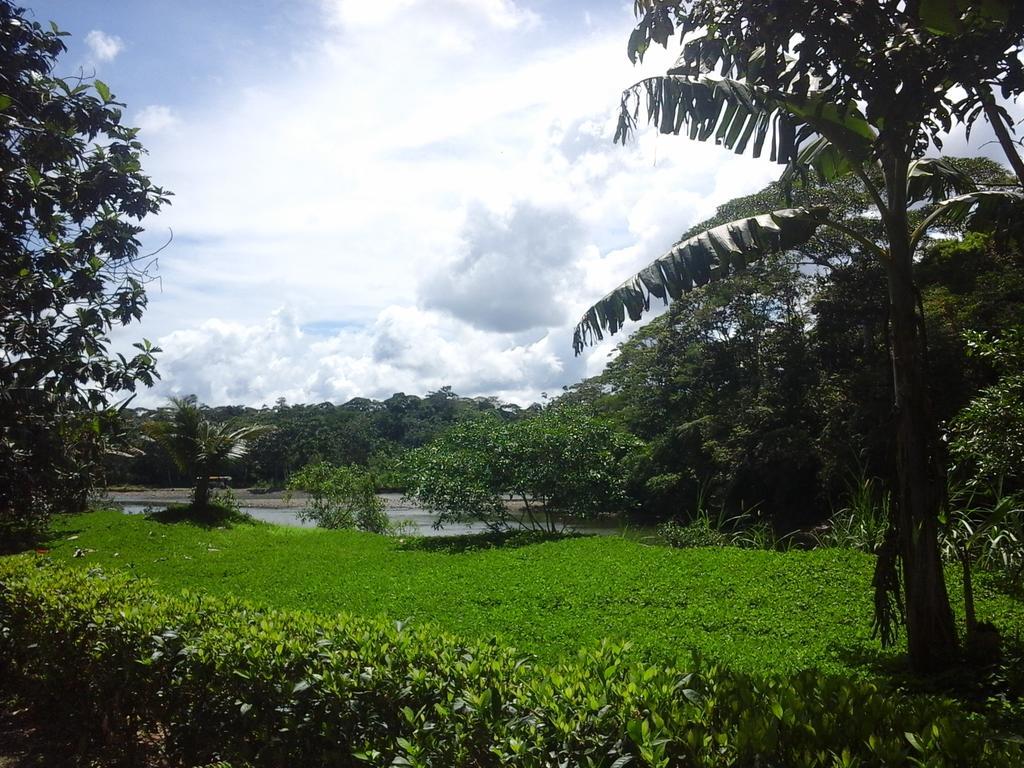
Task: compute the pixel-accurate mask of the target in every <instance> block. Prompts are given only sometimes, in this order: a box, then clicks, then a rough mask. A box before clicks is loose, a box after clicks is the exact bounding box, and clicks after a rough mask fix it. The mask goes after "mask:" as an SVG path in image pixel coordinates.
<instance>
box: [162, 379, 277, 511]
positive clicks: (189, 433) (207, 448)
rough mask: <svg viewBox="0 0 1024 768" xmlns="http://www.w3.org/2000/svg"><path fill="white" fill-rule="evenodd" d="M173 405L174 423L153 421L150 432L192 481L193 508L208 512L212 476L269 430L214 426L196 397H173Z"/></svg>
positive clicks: (251, 426) (172, 420)
mask: <svg viewBox="0 0 1024 768" xmlns="http://www.w3.org/2000/svg"><path fill="white" fill-rule="evenodd" d="M171 406H172V410H171V418H170V420H168V421H152V422H149V424H147V430H146V431H147V432H148V434H149V436H150V437H152V438H153V439H154V440H156V441H157V442H158V443H159V444H160V445H161V446H162V447H163V448H164V450H165V451H167V453H168V455H170V457H171V459H173V461H174V463H175V464H176V465H177V466H178V468H179V469H180V470H181V471H182V472H185V473H186V474H187V475H188V477H189V478H190V479H191V480H192V482H193V488H192V504H193V507H194V508H195V509H200V510H201V509H206V508H207V506H209V502H210V477H211V476H215V475H216V473H217V472H219V471H220V469H221V467H222V466H224V464H225V463H226V462H227V461H228V460H229V459H237V458H240V457H242V456H244V455H245V453H246V451H248V449H249V446H248V442H247V441H249V440H251V439H252V438H255V437H257V436H259V435H261V434H263V433H265V432H267V431H268V429H269V428H268V427H266V426H263V425H261V424H250V425H247V426H244V427H237V428H231V427H230V426H229V425H228V424H224V423H222V424H214V423H211V422H210V421H209V420H207V419H206V417H205V416H204V413H203V409H202V408H200V406H199V404H198V403H197V402H196V398H195V396H194V395H193V396H189V397H184V398H175V397H172V398H171Z"/></svg>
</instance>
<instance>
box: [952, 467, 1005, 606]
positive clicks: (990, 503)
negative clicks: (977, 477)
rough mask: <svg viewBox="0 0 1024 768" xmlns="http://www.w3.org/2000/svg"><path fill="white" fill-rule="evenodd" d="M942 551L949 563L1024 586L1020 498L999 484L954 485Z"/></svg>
mask: <svg viewBox="0 0 1024 768" xmlns="http://www.w3.org/2000/svg"><path fill="white" fill-rule="evenodd" d="M948 518H949V519H948V520H947V525H946V528H945V530H944V532H943V536H942V551H943V555H944V556H945V557H946V559H947V560H949V561H951V562H961V563H963V562H965V561H966V562H967V567H977V568H981V569H983V570H987V571H992V572H994V573H996V574H998V576H999V577H1000V579H1001V580H1002V581H1003V583H1004V584H1005V585H1007V586H1008V587H1010V588H1011V589H1015V590H1020V589H1021V588H1022V587H1024V498H1022V497H1021V496H1020V495H1019V494H1014V493H1006V492H1004V491H1003V488H1002V486H1000V485H996V486H995V487H984V486H980V485H978V484H972V485H958V486H955V487H954V488H953V489H952V490H951V492H950V493H949V513H948Z"/></svg>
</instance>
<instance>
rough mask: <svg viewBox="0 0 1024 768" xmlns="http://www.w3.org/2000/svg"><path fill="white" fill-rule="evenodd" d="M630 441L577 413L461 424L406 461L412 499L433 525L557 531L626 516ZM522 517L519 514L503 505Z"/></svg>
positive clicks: (561, 410) (632, 446)
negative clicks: (567, 524)
mask: <svg viewBox="0 0 1024 768" xmlns="http://www.w3.org/2000/svg"><path fill="white" fill-rule="evenodd" d="M638 447H639V442H638V441H637V440H636V439H635V438H633V437H632V436H630V435H628V434H626V433H625V432H622V431H620V430H617V429H615V428H614V427H612V426H611V425H609V424H607V423H605V422H604V421H601V420H599V419H594V418H592V417H590V416H588V415H586V414H585V413H584V412H583V411H582V410H580V409H578V408H568V407H565V408H551V409H548V410H545V411H543V412H542V413H540V414H539V415H537V416H534V417H532V418H530V419H525V420H522V421H516V422H508V423H506V422H502V421H499V420H497V419H495V418H485V419H479V420H476V421H472V422H466V423H463V424H460V425H458V426H456V427H454V428H452V429H451V430H449V431H448V432H446V433H445V434H443V435H442V436H441V437H439V438H438V439H437V440H435V441H434V442H432V443H431V444H429V445H427V446H424V447H423V448H418V449H416V450H414V451H411V452H409V453H408V454H406V456H405V457H404V458H403V471H404V476H405V480H406V483H407V493H408V495H409V496H410V497H413V498H415V499H416V500H417V502H419V503H420V504H422V505H423V506H425V507H427V508H428V509H431V510H433V511H435V512H437V513H438V518H437V522H436V525H437V526H438V527H441V526H443V525H445V524H446V523H450V522H461V521H473V522H480V523H483V524H484V525H486V526H487V527H488V528H490V529H492V530H496V531H497V530H504V529H506V528H508V527H509V526H513V525H519V526H521V527H525V528H531V529H534V530H547V531H552V532H553V531H556V530H558V529H560V528H561V527H563V526H564V523H562V522H560V521H559V518H560V517H561V516H571V517H574V518H587V517H594V516H597V515H601V514H610V513H617V512H623V511H625V510H626V509H627V508H628V507H629V505H630V501H629V498H628V497H627V494H626V485H627V481H628V479H629V466H628V462H627V457H628V456H629V455H630V454H631V453H632V452H633V451H635V450H636V449H637V448H638ZM506 496H508V497H509V500H512V499H515V500H517V501H518V502H519V503H520V504H521V509H520V510H518V511H517V512H514V511H513V510H512V509H510V508H509V506H508V504H506V499H505V497H506Z"/></svg>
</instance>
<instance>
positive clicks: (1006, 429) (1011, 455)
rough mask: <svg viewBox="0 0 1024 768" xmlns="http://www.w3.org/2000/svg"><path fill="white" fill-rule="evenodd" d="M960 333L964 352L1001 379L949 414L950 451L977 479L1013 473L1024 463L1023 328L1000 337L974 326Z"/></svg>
mask: <svg viewBox="0 0 1024 768" xmlns="http://www.w3.org/2000/svg"><path fill="white" fill-rule="evenodd" d="M964 337H965V340H966V342H967V351H968V354H969V355H971V356H972V357H975V358H977V359H980V360H983V361H985V362H986V363H988V364H989V365H991V366H992V367H993V368H994V369H995V370H996V372H997V373H998V375H999V379H998V381H996V383H995V384H993V385H991V386H989V387H986V388H984V389H982V390H981V392H979V393H978V394H977V395H975V397H974V398H973V399H972V400H971V401H970V402H969V403H968V404H967V405H966V406H965V407H964V408H963V410H962V411H960V413H958V414H957V416H956V418H955V419H953V422H952V424H951V438H952V439H951V440H950V453H951V455H952V456H953V458H954V460H955V461H956V463H957V464H958V467H957V468H958V469H959V470H960V471H961V474H966V475H969V476H971V477H972V478H973V479H974V480H975V482H980V483H993V482H1001V480H1000V478H1017V477H1019V476H1020V473H1021V467H1022V466H1024V373H1022V369H1024V328H1012V329H1009V330H1007V331H1006V332H1004V333H1003V334H1002V335H1001V336H1000V337H999V338H992V337H990V336H988V335H986V334H984V333H978V332H974V331H968V332H967V333H966V334H964Z"/></svg>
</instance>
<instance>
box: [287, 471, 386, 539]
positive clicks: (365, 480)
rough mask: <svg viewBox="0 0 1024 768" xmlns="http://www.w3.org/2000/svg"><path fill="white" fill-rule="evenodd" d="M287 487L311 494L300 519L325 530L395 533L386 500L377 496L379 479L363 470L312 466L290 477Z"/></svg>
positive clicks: (300, 513)
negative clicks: (310, 521) (350, 529)
mask: <svg viewBox="0 0 1024 768" xmlns="http://www.w3.org/2000/svg"><path fill="white" fill-rule="evenodd" d="M287 487H288V489H289V490H293V491H294V490H298V491H305V492H306V493H308V494H309V498H308V500H307V502H306V507H305V508H304V509H303V510H302V511H300V512H299V517H300V518H302V519H303V520H313V521H315V522H316V524H317V525H318V526H320V527H321V528H358V529H359V530H361V531H368V532H369V533H394V532H395V529H394V526H392V524H391V521H390V519H389V518H388V516H387V513H386V512H385V511H384V510H385V505H384V500H383V499H382V498H381V497H380V496H378V495H377V482H376V478H375V477H374V475H373V474H372V473H370V472H369V471H368V470H366V469H364V468H362V467H359V466H351V467H334V466H331V465H330V464H328V463H327V462H324V461H321V462H318V463H316V464H308V465H306V466H305V467H303V468H302V469H300V470H299V471H298V472H296V473H295V474H293V475H292V476H291V477H289V478H288V485H287Z"/></svg>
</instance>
